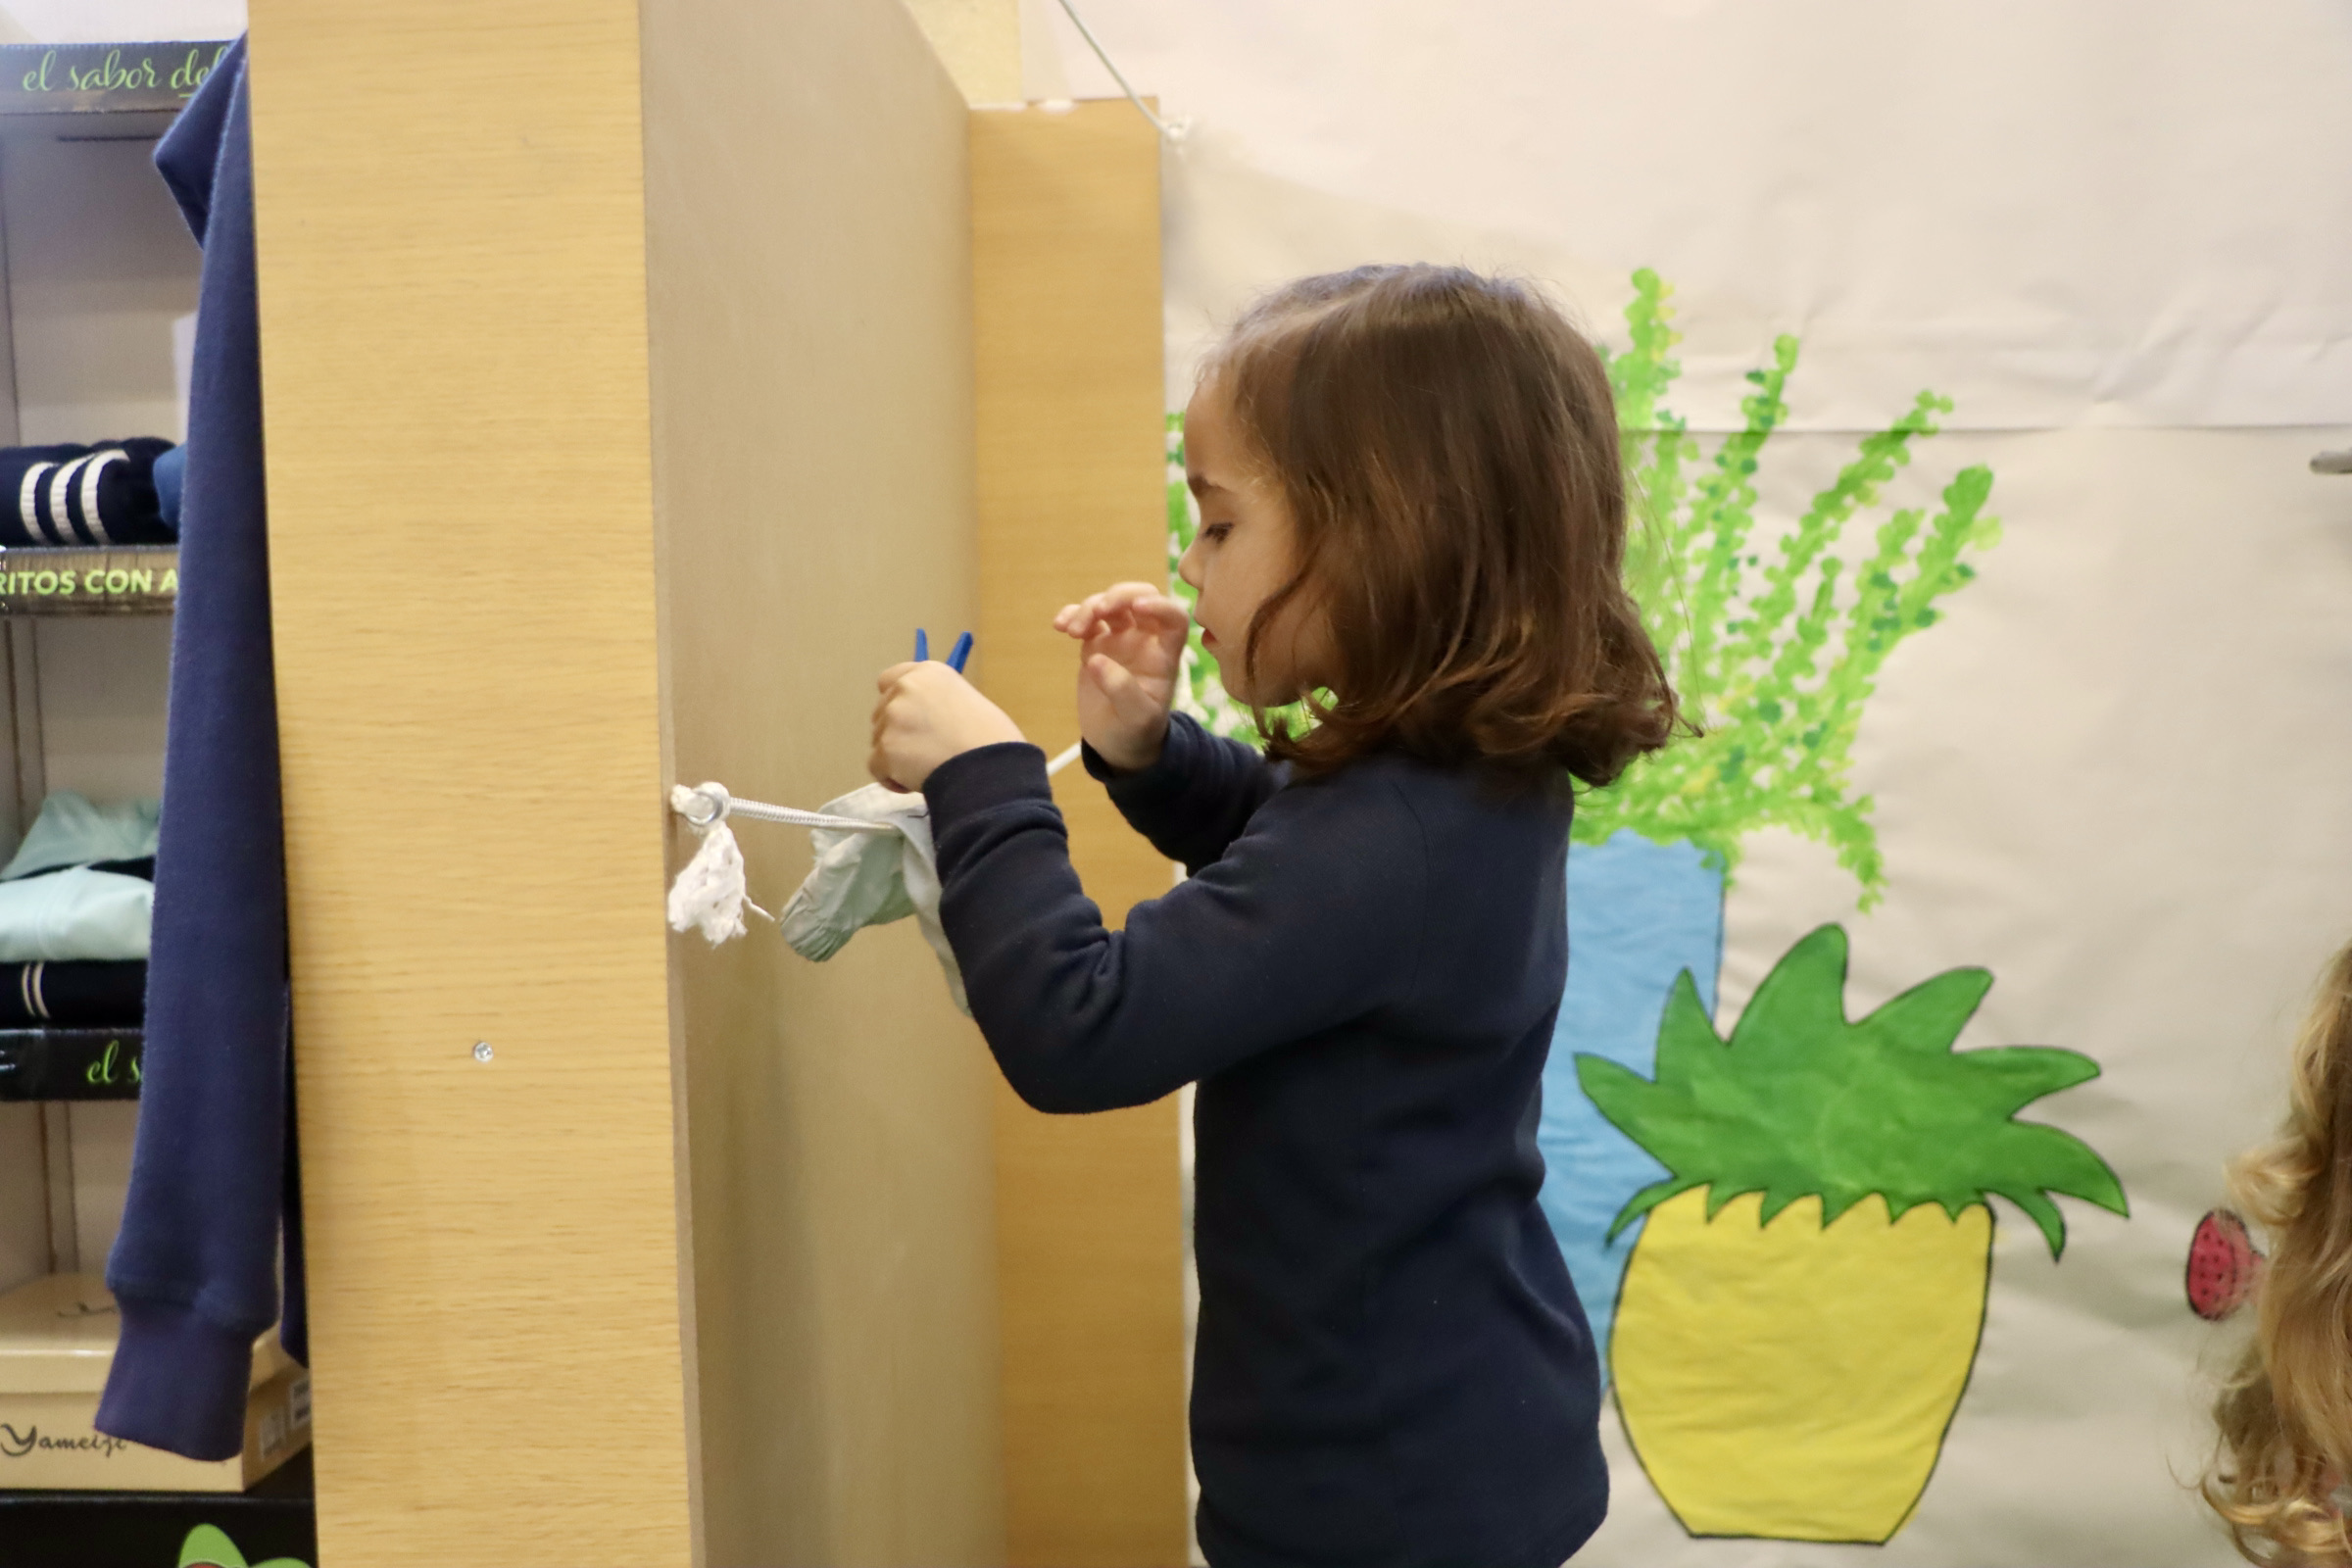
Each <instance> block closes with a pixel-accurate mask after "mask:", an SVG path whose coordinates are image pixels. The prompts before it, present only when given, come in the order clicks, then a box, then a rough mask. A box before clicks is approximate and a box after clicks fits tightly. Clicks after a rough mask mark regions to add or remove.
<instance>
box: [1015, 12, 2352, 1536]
mask: <svg viewBox="0 0 2352 1568" xmlns="http://www.w3.org/2000/svg"><path fill="white" fill-rule="evenodd" d="M1083 9H1084V12H1085V14H1086V16H1087V19H1088V24H1089V25H1090V26H1091V27H1092V28H1093V29H1094V30H1095V32H1096V35H1097V37H1098V39H1099V40H1100V41H1101V42H1102V44H1103V47H1104V48H1105V49H1107V50H1108V51H1109V52H1110V53H1111V55H1112V57H1113V58H1114V59H1116V60H1118V61H1119V63H1120V67H1121V70H1122V71H1123V72H1124V73H1125V74H1126V76H1127V78H1128V79H1129V80H1130V81H1132V82H1133V83H1134V84H1135V85H1136V87H1137V88H1138V89H1139V90H1140V91H1143V92H1146V93H1151V94H1153V95H1155V96H1156V97H1157V100H1158V105H1159V108H1160V111H1161V112H1162V113H1163V114H1165V115H1169V116H1173V117H1177V118H1180V119H1182V120H1183V121H1185V122H1187V123H1189V126H1190V129H1189V132H1188V134H1187V135H1186V136H1185V137H1184V139H1183V140H1182V142H1181V143H1180V144H1175V145H1171V146H1170V147H1169V148H1168V149H1167V150H1166V154H1165V156H1164V157H1163V159H1162V161H1161V166H1160V167H1161V176H1162V193H1163V206H1162V212H1163V217H1164V223H1163V230H1162V233H1163V240H1164V244H1163V266H1164V270H1163V277H1164V281H1165V296H1164V303H1165V310H1166V318H1165V325H1166V345H1167V368H1168V377H1169V384H1168V407H1171V408H1176V407H1181V406H1182V405H1183V403H1184V401H1185V399H1186V397H1187V396H1189V394H1190V391H1191V381H1192V376H1193V373H1194V371H1195V369H1196V368H1197V366H1198V365H1199V363H1200V360H1201V355H1202V354H1203V353H1204V352H1205V351H1206V350H1207V349H1208V348H1209V347H1210V346H1211V345H1212V344H1214V343H1215V342H1216V341H1217V340H1218V338H1219V337H1220V335H1221V334H1222V332H1223V330H1224V328H1225V327H1226V325H1227V324H1228V323H1229V322H1231V321H1232V320H1233V319H1235V317H1236V316H1237V315H1238V314H1239V313H1240V312H1241V311H1242V310H1244V309H1245V308H1246V307H1247V306H1248V305H1249V303H1250V301H1251V300H1252V299H1254V298H1255V297H1257V296H1258V295H1259V294H1260V293H1261V292H1262V291H1264V290H1266V289H1268V288H1270V287H1273V286H1275V285H1276V284H1279V283H1280V282H1282V281H1284V280H1286V279H1288V278H1292V277H1296V276H1298V275H1299V274H1301V273H1307V272H1318V271H1328V270H1335V269H1339V268H1346V267H1352V266H1357V265H1360V264H1363V263H1366V262H1405V261H1436V262H1461V263H1465V264H1467V265H1469V266H1472V267H1476V268H1480V269H1482V270H1500V271H1506V272H1510V273H1513V274H1516V275H1519V276H1523V277H1528V278H1533V279H1536V280H1538V281H1539V282H1541V283H1542V284H1543V285H1544V286H1545V287H1547V288H1549V289H1551V290H1553V291H1555V292H1556V294H1557V295H1558V297H1559V298H1561V299H1562V300H1563V301H1564V302H1565V303H1566V304H1567V305H1568V307H1569V309H1570V310H1571V311H1572V312H1573V313H1575V315H1576V318H1577V319H1578V320H1579V321H1580V322H1581V323H1582V324H1583V325H1584V327H1585V329H1586V331H1587V333H1588V335H1589V336H1591V337H1592V338H1593V339H1594V340H1595V341H1596V342H1601V343H1604V344H1605V345H1606V346H1607V348H1608V351H1609V360H1610V368H1611V371H1612V376H1613V380H1614V384H1615V388H1616V391H1617V395H1618V397H1619V399H1620V406H1621V411H1622V415H1623V422H1624V425H1625V438H1626V457H1627V463H1628V466H1629V467H1630V468H1631V470H1632V472H1633V476H1634V478H1635V480H1636V482H1637V484H1638V485H1639V486H1640V487H1641V488H1642V501H1643V505H1642V519H1641V520H1642V536H1641V539H1640V540H1639V541H1638V543H1639V545H1640V548H1639V549H1638V550H1637V551H1636V553H1635V556H1634V559H1633V563H1632V565H1633V569H1634V573H1635V577H1636V587H1637V592H1638V594H1639V596H1640V598H1641V600H1642V604H1643V606H1644V609H1645V611H1646V612H1647V613H1648V614H1649V616H1650V625H1651V630H1652V632H1653V634H1655V635H1656V636H1657V637H1658V639H1659V641H1660V643H1661V645H1662V646H1664V647H1665V649H1666V650H1667V653H1668V656H1669V657H1670V659H1671V660H1673V661H1674V664H1675V675H1676V679H1677V681H1678V683H1679V684H1680V686H1681V687H1682V688H1683V689H1684V690H1685V691H1686V692H1687V693H1689V694H1690V695H1691V697H1692V699H1693V702H1694V704H1695V706H1696V707H1697V708H1698V710H1699V711H1700V712H1701V713H1702V714H1703V715H1704V716H1705V718H1706V720H1707V734H1706V736H1705V737H1704V738H1703V739H1699V740H1696V741H1692V742H1690V743H1688V744H1686V745H1684V746H1682V747H1680V748H1678V749H1677V751H1676V752H1675V753H1673V754H1670V755H1669V756H1668V757H1665V758H1662V759H1659V760H1655V761H1653V762H1650V763H1648V764H1646V765H1645V766H1642V767H1641V768H1638V769H1636V770H1635V771H1633V772H1632V773H1630V774H1629V775H1628V776H1627V778H1625V779H1624V780H1623V781H1622V783H1621V784H1620V785H1619V786H1618V787H1617V788H1616V789H1613V790H1610V791H1605V792H1595V793H1593V795H1592V796H1591V797H1590V798H1589V799H1587V800H1586V801H1585V802H1584V804H1583V808H1582V810H1581V813H1580V815H1579V818H1578V821H1577V825H1576V835H1575V837H1576V842H1575V843H1574V845H1573V846H1572V848H1571V850H1570V852H1569V864H1568V877H1569V884H1570V908H1569V921H1570V948H1571V960H1570V963H1571V967H1570V974H1569V982H1568V986H1567V990H1566V993H1565V995H1564V996H1563V999H1562V1010H1561V1017H1560V1022H1559V1025H1558V1035H1557V1039H1556V1043H1555V1045H1554V1049H1553V1053H1552V1057H1551V1060H1550V1063H1549V1068H1550V1070H1549V1073H1548V1075H1547V1077H1546V1080H1545V1088H1544V1113H1545V1114H1544V1124H1543V1126H1542V1128H1541V1135H1542V1138H1543V1142H1544V1155H1545V1160H1546V1163H1547V1165H1548V1168H1549V1172H1550V1178H1549V1181H1548V1184H1547V1186H1546V1187H1545V1189H1544V1193H1543V1195H1542V1198H1543V1202H1544V1208H1545V1212H1546V1215H1547V1217H1548V1218H1549V1219H1550V1221H1551V1222H1552V1224H1553V1226H1554V1229H1555V1232H1556V1234H1557V1235H1558V1236H1559V1238H1560V1240H1561V1244H1562V1249H1563V1251H1564V1252H1565V1254H1566V1255H1567V1257H1568V1258H1569V1259H1570V1262H1571V1267H1572V1269H1573V1270H1574V1272H1575V1275H1576V1280H1577V1285H1578V1288H1579V1291H1580V1294H1581V1296H1582V1298H1583V1299H1584V1301H1585V1304H1586V1305H1587V1307H1588V1309H1589V1313H1590V1316H1591V1317H1592V1319H1593V1324H1594V1327H1595V1329H1596V1330H1597V1331H1598V1333H1599V1335H1600V1336H1601V1338H1602V1341H1603V1343H1604V1345H1605V1347H1606V1369H1607V1372H1608V1375H1609V1377H1610V1389H1609V1393H1608V1397H1607V1398H1606V1399H1605V1401H1604V1405H1603V1409H1602V1412H1601V1434H1600V1435H1601V1443H1602V1446H1603V1448H1604V1450H1605V1451H1606V1453H1607V1454H1608V1458H1609V1465H1610V1471H1611V1478H1612V1486H1611V1502H1610V1510H1609V1517H1608V1519H1607V1521H1606V1522H1605V1523H1604V1524H1603V1525H1602V1527H1601V1529H1600V1532H1599V1534H1598V1535H1596V1536H1595V1537H1594V1538H1593V1541H1592V1542H1591V1543H1590V1544H1587V1546H1586V1547H1585V1548H1584V1550H1583V1551H1582V1552H1580V1553H1579V1555H1578V1562H1579V1563H1580V1564H1590V1565H1591V1568H1837V1565H1838V1564H1839V1563H1840V1562H1863V1561H1867V1562H1869V1563H1871V1564H1874V1565H1876V1568H2051V1565H2054V1564H2056V1565H2068V1568H2094V1565H2095V1568H2113V1565H2125V1564H2129V1565H2131V1568H2226V1565H2228V1564H2230V1563H2232V1562H2235V1561H2236V1560H2237V1557H2236V1554H2235V1552H2234V1551H2233V1550H2232V1548H2231V1547H2230V1545H2229V1542H2228V1540H2227V1539H2226V1537H2225V1536H2224V1534H2223V1532H2222V1531H2220V1530H2219V1529H2218V1528H2216V1526H2215V1524H2214V1522H2213V1521H2212V1519H2211V1518H2210V1517H2208V1515H2207V1514H2206V1512H2205V1511H2204V1510H2203V1509H2202V1508H2201V1506H2200V1505H2199V1504H2198V1502H2197V1501H2196V1499H2195V1497H2194V1495H2193V1493H2192V1492H2191V1490H2190V1488H2189V1487H2188V1486H2187V1485H2185V1484H2184V1483H2185V1482H2186V1481H2187V1479H2188V1478H2191V1477H2194V1476H2195V1475H2196V1474H2197V1473H2198V1471H2199V1469H2200V1467H2201V1466H2202V1465H2203V1464H2204V1463H2205V1462H2206V1460H2207V1458H2208V1456H2209V1454H2210V1452H2211V1446H2212V1442H2213V1429H2212V1424H2211V1420H2210V1417H2209V1413H2208V1412H2209V1410H2210V1406H2211V1401H2212V1397H2213V1392H2214V1380H2215V1377H2216V1376H2217V1374H2218V1373H2219V1372H2220V1371H2221V1369H2223V1368H2225V1367H2227V1366H2228V1365H2229V1362H2230V1359H2231V1357H2232V1354H2233V1353H2234V1349H2235V1347H2236V1345H2237V1343H2238V1342H2239V1341H2240V1339H2242V1337H2243V1335H2244V1334H2245V1333H2246V1332H2247V1327H2248V1321H2249V1319H2250V1318H2251V1316H2252V1313H2251V1312H2250V1311H2249V1310H2248V1309H2247V1307H2246V1306H2245V1304H2244V1303H2245V1301H2246V1299H2247V1295H2248V1292H2249V1291H2251V1290H2254V1289H2258V1288H2259V1287H2258V1281H2259V1278H2260V1275H2261V1270H2262V1268H2263V1266H2264V1265H2263V1262H2262V1258H2261V1250H2262V1249H2263V1247H2264V1246H2265V1245H2266V1243H2265V1239H2264V1238H2263V1237H2262V1236H2261V1235H2260V1234H2259V1233H2254V1234H2249V1232H2248V1229H2247V1227H2246V1226H2244V1225H2243V1224H2241V1223H2240V1222H2239V1221H2238V1219H2237V1218H2236V1217H2235V1216H2233V1215H2231V1214H2230V1213H2229V1211H2228V1207H2227V1205H2228V1204H2229V1197H2228V1194H2227V1191H2226V1189H2225V1187H2224V1185H2223V1175H2222V1173H2223V1165H2224V1162H2225V1161H2226V1160H2227V1159H2228V1158H2229V1155H2230V1154H2231V1153H2232V1152H2235V1151H2237V1150H2240V1149H2243V1148H2245V1147H2247V1146H2248V1145H2249V1144H2252V1143H2254V1142H2256V1141H2257V1140H2259V1139H2261V1138H2262V1137H2263V1136H2265V1134H2266V1133H2267V1132H2268V1130H2269V1129H2270V1127H2271V1126H2272V1125H2273V1124H2274V1123H2275V1121H2276V1119H2277V1117H2278V1114H2279V1110H2280V1106H2281V1105H2282V1103H2283V1097H2284V1066H2285V1062H2286V1059H2287V1054H2288V1048H2289V1044H2290V1041H2291V1037H2292V1034H2293V1031H2294V1028H2295V1024H2296V1021H2297V1020H2298V1019H2299V1017H2300V1016H2301V1015H2302V1012H2303V1010H2304V1006H2305V1001H2306V998H2307V994H2308V988H2309V986H2310V985H2311V983H2312V979H2313V977H2314V976H2315V975H2316V974H2317V973H2318V972H2319V970H2320V968H2321V965H2322V964H2323V963H2324V961H2325V960H2326V958H2327V955H2328V954H2329V953H2330V952H2331V951H2332V950H2333V949H2334V948H2335V947H2336V946H2337V945H2338V944H2340V943H2341V942H2342V941H2343V940H2344V938H2345V937H2346V936H2347V935H2348V934H2352V814H2347V813H2346V812H2345V811H2344V810H2343V808H2342V802H2343V793H2344V792H2343V780H2344V779H2345V778H2347V777H2352V721H2346V720H2345V719H2344V717H2343V714H2344V712H2345V703H2344V693H2345V691H2346V689H2347V686H2348V685H2352V613H2347V607H2352V479H2344V478H2327V477H2322V476H2319V475H2315V474H2314V473H2313V471H2312V469H2311V467H2310V464H2311V460H2312V458H2313V456H2314V454H2316V453H2318V452H2321V451H2323V450H2329V449H2340V448H2343V447H2346V446H2352V269H2347V268H2345V267H2344V266H2343V258H2344V256H2345V255H2347V254H2352V185H2348V184H2347V183H2346V182H2345V181H2343V180H2342V179H2341V178H2340V177H2337V173H2338V172H2337V171H2336V169H2335V165H2336V164H2338V163H2340V162H2341V156H2340V149H2341V148H2342V147H2344V146H2345V145H2347V143H2348V142H2352V95H2348V94H2346V93H2345V92H2344V91H2343V90H2342V84H2343V82H2344V81H2345V80H2347V79H2352V29H2347V28H2346V27H2345V26H2344V25H2343V15H2342V8H2341V7H2340V6H2334V5H2328V4H2322V3H2319V0H2259V3H2256V4H2251V5H2246V6H2239V7H2233V8H2229V10H2228V13H2227V15H2226V16H2225V15H2224V13H2223V12H2222V11H2219V10H2215V9H2213V8H2204V9H2200V8H2196V7H2171V8H2156V9H2154V10H2151V9H2150V8H2148V7H2146V6H2144V5H2133V4H2131V3H2130V0H2081V3H2079V4H2075V5H2069V6H2057V7H2051V6H2044V7H2010V8H2006V9H1997V10H1994V11H1987V10H1986V9H1985V8H1982V7H1975V8H1958V9H1954V8H1935V7H1917V6H1913V7H1900V6H1894V7H1890V6H1887V5H1884V4H1878V3H1873V0H1808V3H1807V4H1805V5H1801V6H1797V5H1789V4H1758V3H1757V0H1542V3H1534V0H1491V3H1487V4H1482V5H1478V6H1472V7H1467V8H1455V9H1452V10H1445V11H1442V12H1441V11H1439V10H1433V9H1432V8H1431V7H1430V6H1428V5H1427V4H1426V0H1349V3H1348V4H1347V5H1336V4H1331V3H1328V0H1292V3H1286V4H1282V5H1266V4H1264V3H1263V0H1195V3H1193V4H1190V5H1186V6H1182V7H1169V6H1167V5H1165V4H1162V3H1157V0H1085V4H1084V6H1083ZM1044 16H1045V21H1044V22H1043V23H1042V24H1041V25H1039V26H1038V27H1037V28H1035V29H1034V41H1038V42H1040V43H1041V45H1043V46H1045V47H1041V48H1040V49H1039V50H1038V51H1037V52H1038V54H1039V55H1040V57H1041V59H1040V61H1039V62H1034V63H1033V65H1034V66H1035V70H1034V71H1033V73H1032V76H1033V79H1032V80H1031V81H1030V82H1029V84H1028V96H1030V97H1031V98H1033V99H1041V100H1046V99H1054V98H1058V97H1080V98H1083V97H1091V96H1105V95H1108V94H1111V93H1114V92H1116V91H1117V86H1116V84H1115V83H1114V82H1112V81H1111V80H1110V79H1109V78H1108V77H1107V76H1106V75H1105V74H1104V73H1103V71H1102V70H1101V68H1100V66H1099V65H1098V64H1096V63H1095V61H1094V59H1093V56H1092V52H1091V51H1090V50H1089V49H1088V47H1087V45H1086V44H1085V41H1084V40H1083V39H1080V38H1079V37H1078V36H1077V35H1076V33H1075V32H1074V31H1072V30H1071V29H1070V28H1069V27H1068V26H1067V25H1066V21H1065V20H1063V19H1061V18H1060V17H1059V14H1058V10H1057V8H1054V7H1051V6H1049V7H1046V8H1044ZM1053 71H1058V72H1059V73H1060V74H1059V76H1058V77H1055V76H1054V75H1053V74H1052V72H1053ZM1039 73H1045V74H1039ZM1988 84H1990V85H1989V86H1988ZM1669 284H1671V285H1672V286H1671V288H1670V287H1669V286H1668V285H1669ZM1923 388H1928V389H1932V390H1931V391H1928V392H1926V393H1924V394H1923V392H1922V389H1923ZM1171 500H1172V510H1171V514H1170V517H1169V522H1170V530H1171V535H1172V537H1174V538H1176V539H1177V540H1179V541H1181V538H1182V536H1183V532H1184V529H1185V527H1186V525H1187V524H1186V519H1185V516H1184V508H1183V498H1182V497H1181V496H1177V497H1172V498H1171ZM1996 515H1997V516H1998V518H1999V519H2000V521H1999V522H1998V523H1996V522H1995V520H1994V519H1995V516H1996ZM1211 674H1212V672H1211V670H1210V669H1209V667H1208V666H1207V665H1206V664H1204V663H1201V662H1198V661H1197V662H1196V671H1195V676H1196V678H1195V679H1193V680H1192V681H1191V682H1190V683H1189V690H1188V693H1187V698H1186V700H1187V702H1188V703H1189V704H1190V705H1192V706H1193V708H1194V709H1195V711H1197V712H1199V713H1201V715H1203V716H1205V717H1207V718H1208V719H1209V721H1210V722H1211V723H1212V725H1213V726H1215V727H1218V728H1222V729H1225V730H1226V731H1227V732H1228V733H1236V734H1242V735H1247V734H1248V733H1249V724H1248V720H1247V717H1246V715H1239V714H1236V713H1234V712H1233V711H1231V709H1230V705H1228V704H1225V703H1224V702H1223V694H1222V693H1220V692H1218V691H1217V690H1216V689H1215V687H1214V683H1213V679H1212V678H1211ZM1580 1058H1584V1059H1580ZM1766 1078H1769V1079H1770V1080H1771V1081H1772V1083H1773V1084H1774V1085H1775V1086H1776V1090H1777V1086H1779V1085H1780V1084H1782V1083H1783V1082H1784V1081H1787V1082H1788V1083H1789V1084H1790V1085H1791V1086H1792V1087H1791V1088H1790V1091H1789V1093H1788V1094H1787V1095H1780V1094H1778V1093H1777V1092H1776V1093H1773V1094H1768V1093H1766V1092H1765V1090H1764V1089H1763V1088H1762V1087H1761V1086H1760V1085H1761V1081H1762V1080H1764V1079H1766ZM1799 1091H1801V1093H1800V1092H1799ZM1898 1132H1899V1133H1901V1134H1905V1135H1908V1138H1907V1140H1906V1137H1904V1136H1897V1134H1898ZM1882 1134H1883V1135H1884V1136H1881V1135H1882ZM1915 1146H1922V1147H1915ZM1931 1146H1932V1147H1931ZM1925 1152H1933V1153H1935V1155H1936V1161H1934V1162H1926V1161H1923V1159H1922V1158H1920V1157H1918V1156H1921V1155H1922V1154H1923V1153H1925Z"/></svg>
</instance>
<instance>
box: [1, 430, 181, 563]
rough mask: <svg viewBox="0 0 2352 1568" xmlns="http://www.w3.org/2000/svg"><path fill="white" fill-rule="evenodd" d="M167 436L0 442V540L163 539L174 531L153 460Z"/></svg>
mask: <svg viewBox="0 0 2352 1568" xmlns="http://www.w3.org/2000/svg"><path fill="white" fill-rule="evenodd" d="M171 450H172V443H171V442H169V441H162V440H157V439H155V438H153V437H149V436H138V437H134V438H132V439H130V440H127V441H106V442H101V443H100V444H98V445H97V446H88V447H81V446H52V447H7V448H0V496H8V497H13V498H14V500H15V505H14V506H0V545H6V546H9V547H12V548H21V547H24V546H26V545H33V546H61V545H80V546H90V545H100V546H104V545H168V544H171V543H172V541H173V538H174V537H175V535H174V534H173V531H172V528H171V526H170V525H169V524H168V523H167V522H166V521H165V520H164V514H163V508H162V505H161V503H160V501H159V499H158V497H157V495H156V488H155V461H156V459H158V458H160V457H162V456H163V455H164V454H165V453H167V452H169V451H171Z"/></svg>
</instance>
